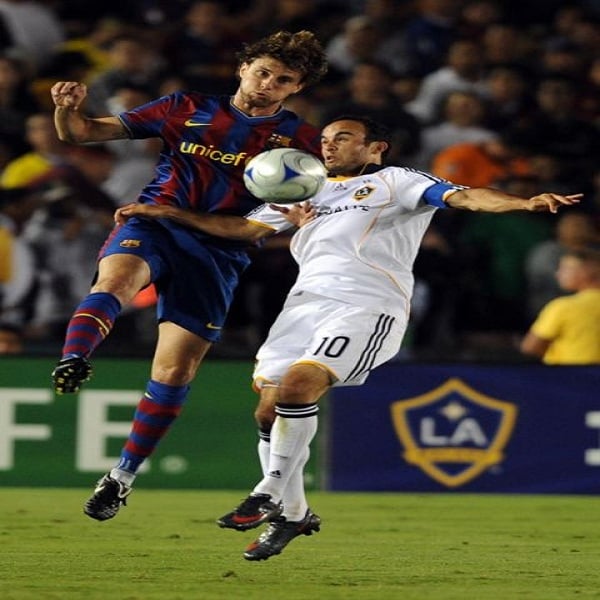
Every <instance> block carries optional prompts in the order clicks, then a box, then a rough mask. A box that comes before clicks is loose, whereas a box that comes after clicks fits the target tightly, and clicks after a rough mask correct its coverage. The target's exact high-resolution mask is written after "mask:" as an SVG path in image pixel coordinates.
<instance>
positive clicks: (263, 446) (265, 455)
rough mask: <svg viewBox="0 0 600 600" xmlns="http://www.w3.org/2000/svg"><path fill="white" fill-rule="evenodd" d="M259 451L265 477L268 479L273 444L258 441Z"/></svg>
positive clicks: (261, 440)
mask: <svg viewBox="0 0 600 600" xmlns="http://www.w3.org/2000/svg"><path fill="white" fill-rule="evenodd" d="M257 451H258V460H259V461H260V468H261V469H262V474H263V477H266V476H267V473H268V472H269V454H270V453H271V444H270V443H269V442H267V441H265V440H263V439H262V438H261V439H260V440H258V446H257Z"/></svg>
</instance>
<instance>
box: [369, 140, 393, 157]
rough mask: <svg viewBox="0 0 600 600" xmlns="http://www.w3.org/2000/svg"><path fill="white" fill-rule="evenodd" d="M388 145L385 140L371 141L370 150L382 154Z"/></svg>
mask: <svg viewBox="0 0 600 600" xmlns="http://www.w3.org/2000/svg"><path fill="white" fill-rule="evenodd" d="M389 147H390V145H389V144H388V143H387V142H384V141H380V142H371V150H372V151H373V152H374V153H376V154H383V153H384V152H385V151H386V150H387V149H388V148H389Z"/></svg>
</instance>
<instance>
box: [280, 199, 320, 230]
mask: <svg viewBox="0 0 600 600" xmlns="http://www.w3.org/2000/svg"><path fill="white" fill-rule="evenodd" d="M269 207H270V208H272V209H273V210H277V211H279V212H280V213H281V214H282V215H284V216H285V218H286V219H287V220H288V221H289V222H290V223H291V224H292V225H295V226H296V227H302V226H303V225H306V224H307V223H310V222H311V221H312V220H314V218H315V217H316V216H317V211H316V209H315V207H314V206H313V205H312V204H311V203H310V202H308V201H307V202H301V203H298V204H287V205H285V206H283V205H282V204H269Z"/></svg>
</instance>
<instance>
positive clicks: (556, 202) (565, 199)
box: [529, 193, 583, 213]
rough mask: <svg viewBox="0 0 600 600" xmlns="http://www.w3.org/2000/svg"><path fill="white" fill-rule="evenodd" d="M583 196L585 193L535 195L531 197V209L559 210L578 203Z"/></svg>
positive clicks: (541, 210)
mask: <svg viewBox="0 0 600 600" xmlns="http://www.w3.org/2000/svg"><path fill="white" fill-rule="evenodd" d="M581 198H583V194H571V195H569V196H561V195H560V194H552V193H544V194H539V196H533V197H532V198H530V199H529V209H530V210H531V211H533V212H547V211H550V212H551V213H556V212H558V209H559V208H561V207H562V206H571V205H573V204H578V203H579V202H580V200H581Z"/></svg>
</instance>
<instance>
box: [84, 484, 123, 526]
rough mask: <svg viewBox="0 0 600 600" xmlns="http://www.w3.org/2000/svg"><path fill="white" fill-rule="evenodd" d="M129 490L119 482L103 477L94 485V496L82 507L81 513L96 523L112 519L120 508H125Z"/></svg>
mask: <svg viewBox="0 0 600 600" xmlns="http://www.w3.org/2000/svg"><path fill="white" fill-rule="evenodd" d="M129 494H131V488H130V487H129V486H128V485H125V484H124V483H122V482H121V481H117V480H116V479H113V478H112V477H111V476H110V475H104V477H102V479H100V480H99V481H98V483H97V484H96V489H95V490H94V495H93V496H92V497H91V498H90V499H89V500H88V501H87V502H86V503H85V504H84V505H83V512H84V513H85V514H86V515H87V516H88V517H92V519H96V520H97V521H106V520H107V519H112V518H113V517H114V516H115V515H116V514H117V513H118V512H119V508H121V504H122V505H123V506H126V504H127V496H129Z"/></svg>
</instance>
